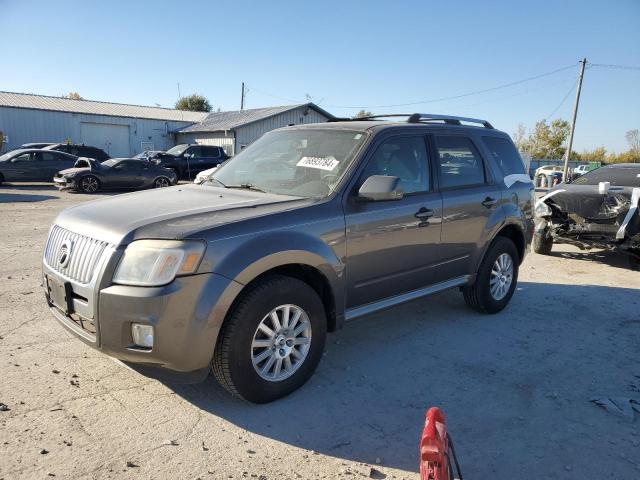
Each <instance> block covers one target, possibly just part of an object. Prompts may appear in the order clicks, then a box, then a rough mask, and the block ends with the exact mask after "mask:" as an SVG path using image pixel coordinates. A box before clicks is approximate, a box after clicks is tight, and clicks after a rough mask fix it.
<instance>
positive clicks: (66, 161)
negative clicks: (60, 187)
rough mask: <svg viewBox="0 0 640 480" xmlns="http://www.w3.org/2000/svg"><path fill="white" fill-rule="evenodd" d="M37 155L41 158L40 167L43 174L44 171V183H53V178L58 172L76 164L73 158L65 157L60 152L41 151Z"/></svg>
mask: <svg viewBox="0 0 640 480" xmlns="http://www.w3.org/2000/svg"><path fill="white" fill-rule="evenodd" d="M38 155H40V156H41V161H42V163H41V167H42V170H43V173H44V171H45V170H46V179H45V180H44V181H46V182H51V181H53V177H54V176H55V174H56V173H58V172H59V171H60V170H65V169H67V168H72V167H73V165H74V164H75V163H76V158H75V157H72V156H70V155H65V154H64V153H62V152H57V151H54V150H51V151H42V152H39V153H38Z"/></svg>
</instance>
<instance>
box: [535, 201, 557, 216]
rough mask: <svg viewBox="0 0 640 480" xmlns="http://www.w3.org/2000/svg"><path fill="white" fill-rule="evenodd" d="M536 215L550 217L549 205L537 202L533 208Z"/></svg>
mask: <svg viewBox="0 0 640 480" xmlns="http://www.w3.org/2000/svg"><path fill="white" fill-rule="evenodd" d="M535 212H536V215H537V216H538V217H550V216H551V214H552V213H553V212H552V211H551V208H550V207H549V205H547V204H546V203H544V202H537V203H536V208H535Z"/></svg>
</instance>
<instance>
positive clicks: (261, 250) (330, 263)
mask: <svg viewBox="0 0 640 480" xmlns="http://www.w3.org/2000/svg"><path fill="white" fill-rule="evenodd" d="M327 243H330V244H331V246H329V245H328V244H327ZM343 248H344V239H343V238H342V237H340V236H338V237H336V238H332V239H331V240H329V239H324V241H323V240H322V239H321V238H319V237H318V236H315V235H311V234H308V233H305V232H302V231H292V230H288V229H285V230H278V231H272V232H261V233H260V235H257V236H251V237H248V238H243V237H234V238H231V239H225V240H218V241H211V242H209V245H208V247H207V251H208V253H210V255H209V258H207V263H208V264H209V266H208V268H210V269H211V271H212V272H215V273H218V274H220V275H224V276H225V277H227V278H229V279H232V280H234V281H235V282H237V283H240V284H242V285H247V284H248V283H249V282H251V281H252V280H254V279H255V278H257V277H258V276H260V275H262V274H263V273H265V272H268V271H269V270H272V269H274V268H277V267H281V266H284V265H291V264H300V265H305V266H308V267H312V268H314V269H316V270H318V271H319V272H320V273H321V274H322V275H323V276H324V277H325V279H326V280H327V282H328V284H329V286H330V287H331V290H332V293H333V295H334V300H335V305H336V314H337V315H338V316H340V315H341V314H343V312H344V273H345V266H344V262H343V260H342V259H341V256H342V255H341V254H340V253H339V252H340V251H341V250H342V249H343ZM336 250H338V253H337V252H336Z"/></svg>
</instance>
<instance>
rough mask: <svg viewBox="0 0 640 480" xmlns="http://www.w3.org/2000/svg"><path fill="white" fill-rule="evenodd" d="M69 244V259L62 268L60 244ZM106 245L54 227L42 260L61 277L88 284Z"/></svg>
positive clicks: (56, 226)
mask: <svg viewBox="0 0 640 480" xmlns="http://www.w3.org/2000/svg"><path fill="white" fill-rule="evenodd" d="M65 240H68V241H69V242H71V251H70V253H69V255H70V259H69V262H68V264H67V265H65V266H64V267H63V266H62V265H61V264H60V255H61V247H62V244H63V243H64V242H65ZM107 245H108V243H106V242H102V241H100V240H96V239H94V238H90V237H85V236H84V235H80V234H78V233H73V232H70V231H69V230H65V229H64V228H62V227H59V226H58V225H54V226H53V228H52V229H51V233H50V234H49V239H48V240H47V246H46V248H45V252H44V259H45V262H46V263H47V265H48V266H49V267H51V268H53V269H54V270H56V271H57V272H60V273H61V274H62V275H64V276H66V277H68V278H71V279H72V280H76V281H78V282H80V283H89V282H90V281H91V278H92V277H93V273H94V270H95V268H96V265H97V264H98V261H99V260H100V257H101V256H102V253H103V252H104V249H105V248H106V247H107Z"/></svg>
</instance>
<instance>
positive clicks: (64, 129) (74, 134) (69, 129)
mask: <svg viewBox="0 0 640 480" xmlns="http://www.w3.org/2000/svg"><path fill="white" fill-rule="evenodd" d="M83 122H90V123H94V124H95V123H105V124H110V125H128V126H129V132H130V133H129V150H130V154H131V155H134V154H136V153H139V152H140V151H142V145H141V144H142V143H143V142H150V143H153V149H154V150H167V149H169V148H171V147H172V146H173V145H174V144H175V141H174V136H173V135H172V134H171V133H167V132H170V131H171V130H175V129H178V128H180V127H184V126H187V125H190V124H191V122H172V121H163V120H149V119H142V118H126V117H112V116H106V115H92V114H84V113H68V112H50V111H44V110H32V109H26V108H24V109H23V108H10V107H0V131H2V132H3V135H5V136H7V137H8V138H9V141H8V144H6V145H3V147H2V151H5V152H6V151H8V150H12V149H14V148H17V147H19V146H20V145H22V144H23V143H29V142H60V143H62V142H64V141H65V140H66V139H70V140H71V141H72V142H73V143H82V138H81V134H80V131H81V129H80V126H81V124H82V123H83ZM94 146H96V147H99V148H103V146H101V145H94Z"/></svg>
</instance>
